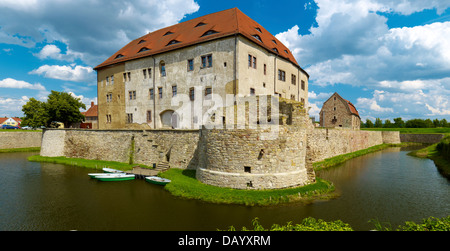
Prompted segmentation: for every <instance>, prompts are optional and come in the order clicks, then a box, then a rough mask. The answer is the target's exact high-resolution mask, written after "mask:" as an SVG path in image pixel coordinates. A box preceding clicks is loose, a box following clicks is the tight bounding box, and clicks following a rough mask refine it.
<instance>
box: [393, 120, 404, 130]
mask: <svg viewBox="0 0 450 251" xmlns="http://www.w3.org/2000/svg"><path fill="white" fill-rule="evenodd" d="M394 127H395V128H403V127H405V121H403V119H402V118H395V119H394Z"/></svg>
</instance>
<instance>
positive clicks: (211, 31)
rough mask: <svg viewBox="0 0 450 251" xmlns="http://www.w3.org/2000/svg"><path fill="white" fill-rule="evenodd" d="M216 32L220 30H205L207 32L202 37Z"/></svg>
mask: <svg viewBox="0 0 450 251" xmlns="http://www.w3.org/2000/svg"><path fill="white" fill-rule="evenodd" d="M216 33H219V32H217V31H215V30H209V31H207V32H205V33H204V34H203V35H202V37H205V36H209V35H212V34H216Z"/></svg>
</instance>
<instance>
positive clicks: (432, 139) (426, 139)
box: [400, 134, 444, 144]
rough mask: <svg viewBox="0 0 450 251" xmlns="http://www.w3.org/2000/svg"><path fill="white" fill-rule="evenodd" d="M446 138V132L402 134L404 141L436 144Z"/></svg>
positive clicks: (401, 137) (401, 138)
mask: <svg viewBox="0 0 450 251" xmlns="http://www.w3.org/2000/svg"><path fill="white" fill-rule="evenodd" d="M443 138H444V134H400V140H401V141H402V142H416V143H423V144H435V143H438V142H439V141H441V140H442V139H443Z"/></svg>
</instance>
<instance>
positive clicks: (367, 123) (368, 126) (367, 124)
mask: <svg viewBox="0 0 450 251" xmlns="http://www.w3.org/2000/svg"><path fill="white" fill-rule="evenodd" d="M366 128H373V123H372V121H371V120H370V119H366Z"/></svg>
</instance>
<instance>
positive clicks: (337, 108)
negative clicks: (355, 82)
mask: <svg viewBox="0 0 450 251" xmlns="http://www.w3.org/2000/svg"><path fill="white" fill-rule="evenodd" d="M320 126H321V127H342V128H350V129H353V130H359V129H360V126H361V118H360V117H359V113H358V110H356V107H355V106H354V105H353V104H352V103H351V102H350V101H348V100H346V99H344V98H342V97H341V96H340V95H339V94H338V93H336V92H335V93H334V94H333V95H331V97H330V98H329V99H328V100H327V101H325V102H324V103H323V106H322V109H321V110H320Z"/></svg>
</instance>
